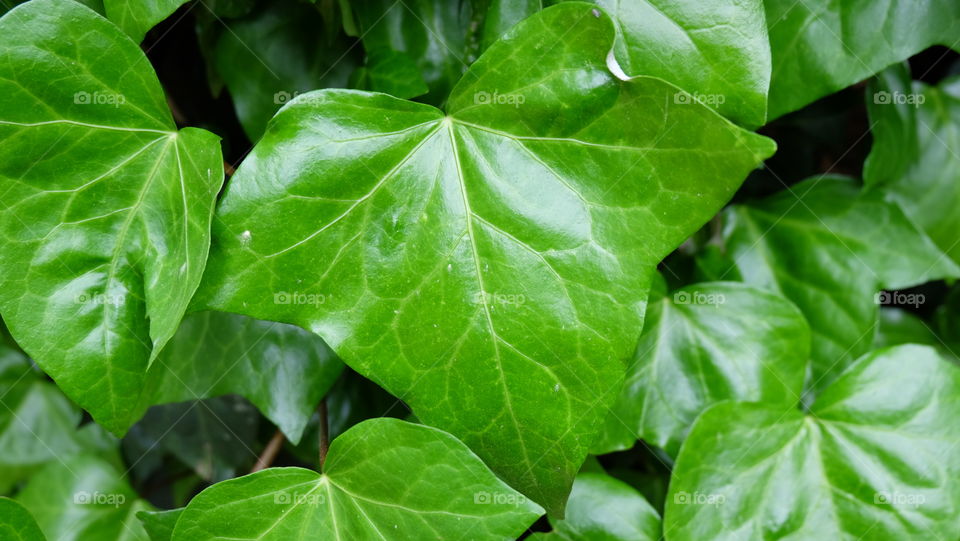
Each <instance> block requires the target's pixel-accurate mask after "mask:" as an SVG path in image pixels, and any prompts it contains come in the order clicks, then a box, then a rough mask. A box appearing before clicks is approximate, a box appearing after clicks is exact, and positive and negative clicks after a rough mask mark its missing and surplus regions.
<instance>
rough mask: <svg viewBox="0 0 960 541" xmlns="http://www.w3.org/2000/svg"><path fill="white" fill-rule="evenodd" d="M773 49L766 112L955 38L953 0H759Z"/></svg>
mask: <svg viewBox="0 0 960 541" xmlns="http://www.w3.org/2000/svg"><path fill="white" fill-rule="evenodd" d="M764 4H765V5H766V8H767V27H768V29H769V32H770V48H771V50H772V53H773V77H772V79H771V81H770V115H769V117H770V119H774V118H777V117H779V116H782V115H784V114H786V113H789V112H791V111H796V110H797V109H800V108H801V107H803V106H805V105H807V104H809V103H812V102H814V101H815V100H817V99H819V98H822V97H823V96H826V95H828V94H832V93H834V92H836V91H838V90H841V89H843V88H846V87H848V86H850V85H852V84H854V83H856V82H858V81H862V80H863V79H866V78H867V77H869V76H871V75H873V74H874V73H877V72H878V71H880V70H882V69H883V68H885V67H887V66H889V65H890V64H893V63H896V62H899V61H901V60H906V59H907V58H909V57H910V56H913V55H914V54H917V53H919V52H920V51H922V50H924V49H926V48H927V47H930V46H931V45H936V44H942V45H946V46H948V47H953V46H956V38H957V36H958V35H960V3H957V2H955V1H954V0H921V1H917V0H887V1H884V2H869V1H867V2H846V1H843V2H837V1H835V0H800V1H797V0H764Z"/></svg>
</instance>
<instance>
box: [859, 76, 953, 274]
mask: <svg viewBox="0 0 960 541" xmlns="http://www.w3.org/2000/svg"><path fill="white" fill-rule="evenodd" d="M867 110H868V111H869V112H870V120H871V122H872V129H871V131H872V134H873V137H874V143H873V149H872V150H871V151H870V156H869V157H868V158H867V163H866V165H865V166H864V172H863V178H864V181H865V182H866V183H867V185H868V186H870V187H872V188H876V189H879V190H881V191H882V192H883V193H884V194H885V195H886V196H887V197H888V198H890V199H891V200H893V201H896V202H897V203H898V204H899V205H900V206H901V207H902V208H903V211H904V212H905V213H906V215H907V216H909V217H910V219H911V220H913V222H914V223H916V224H917V225H919V226H920V227H921V228H922V229H923V230H924V231H926V232H927V234H928V235H930V238H932V239H933V240H934V242H936V243H937V245H938V246H940V248H942V249H943V251H945V252H946V253H948V254H950V257H952V258H953V260H954V261H957V262H960V242H958V239H957V231H960V213H958V212H956V209H957V208H960V76H955V77H951V78H949V79H947V80H945V81H943V82H942V83H940V85H939V86H928V85H926V84H923V83H920V82H916V83H914V82H912V81H911V80H910V72H909V70H908V69H907V67H906V66H896V67H894V68H891V69H889V70H887V71H885V72H884V73H882V74H881V75H880V76H879V77H878V78H877V79H876V80H874V81H873V84H871V85H870V88H869V90H868V91H867Z"/></svg>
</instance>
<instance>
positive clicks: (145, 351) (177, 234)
mask: <svg viewBox="0 0 960 541" xmlns="http://www.w3.org/2000/svg"><path fill="white" fill-rule="evenodd" d="M0 49H2V50H3V51H4V52H5V57H4V61H3V62H2V63H0V94H2V95H3V96H4V99H3V100H2V101H0V189H2V190H3V192H4V194H5V195H4V196H3V204H2V206H0V231H3V235H2V237H0V252H2V253H3V258H2V259H0V312H2V313H3V318H4V321H5V322H6V323H7V325H8V327H9V329H10V332H11V334H13V336H14V337H15V338H16V339H17V342H18V343H19V344H20V345H21V346H22V347H23V348H24V350H26V351H27V352H28V353H29V354H30V356H31V357H32V358H34V359H35V360H36V361H37V363H38V364H39V365H40V366H41V367H42V368H43V370H44V371H45V372H47V373H48V374H50V376H51V377H53V379H54V380H56V382H57V384H58V385H59V386H60V388H61V389H63V390H64V392H65V393H66V394H67V396H69V397H70V398H71V399H73V400H74V401H76V402H77V403H78V404H80V405H81V406H82V407H83V408H84V409H86V410H87V411H89V412H90V413H91V415H93V417H94V419H96V420H97V421H98V422H99V423H100V424H102V425H103V426H104V427H106V428H107V429H109V430H110V431H112V432H115V433H121V432H123V431H124V430H126V429H127V427H129V426H130V424H132V423H133V422H134V421H135V420H136V416H137V413H136V412H135V409H136V404H137V401H138V398H139V395H140V390H141V388H142V386H143V382H144V379H145V377H146V371H147V368H148V366H149V364H150V361H151V360H152V359H153V358H154V357H155V356H156V354H157V353H158V352H159V351H160V350H161V349H162V348H163V346H164V345H165V344H166V343H167V341H168V340H169V339H170V338H171V337H172V336H173V334H174V332H175V331H176V329H177V326H178V325H179V324H180V319H181V318H182V317H183V313H184V311H185V310H186V308H187V304H188V302H189V301H190V298H191V297H192V296H193V292H194V290H195V289H196V286H197V284H198V283H199V281H200V277H201V275H202V274H203V269H204V265H205V262H206V258H207V252H208V249H209V243H210V220H211V217H212V213H213V205H214V201H215V198H216V195H217V192H218V190H219V188H220V185H221V184H222V182H223V160H222V158H221V156H220V148H219V143H218V141H217V137H216V136H214V135H213V134H211V133H209V132H206V131H203V130H199V129H195V128H186V129H183V130H180V131H177V130H176V128H175V126H174V123H173V120H172V118H171V116H170V111H169V110H168V109H167V105H166V101H165V99H164V94H163V90H162V88H161V87H160V83H159V82H158V81H157V78H156V75H155V74H154V73H153V70H152V69H151V68H150V63H149V61H148V60H147V58H146V56H145V55H144V53H143V52H142V51H141V50H140V48H139V47H137V45H136V44H134V43H133V42H132V41H130V39H129V38H127V37H126V36H125V35H123V34H122V33H121V32H120V30H119V29H118V28H117V27H115V26H114V25H113V24H111V23H110V22H109V21H107V20H106V19H103V18H102V17H100V16H99V15H97V14H96V13H94V12H93V11H91V10H89V9H88V8H86V7H84V6H82V5H80V4H78V3H76V2H73V1H71V0H34V1H32V2H28V3H26V4H24V5H22V6H19V7H17V8H16V9H14V10H13V11H11V12H9V13H8V14H7V15H5V16H4V17H3V18H2V19H0Z"/></svg>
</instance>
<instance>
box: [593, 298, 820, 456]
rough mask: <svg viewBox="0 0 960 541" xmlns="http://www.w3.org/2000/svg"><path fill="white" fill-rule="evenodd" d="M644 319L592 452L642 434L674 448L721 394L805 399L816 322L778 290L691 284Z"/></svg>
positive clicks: (788, 402) (781, 401) (773, 400)
mask: <svg viewBox="0 0 960 541" xmlns="http://www.w3.org/2000/svg"><path fill="white" fill-rule="evenodd" d="M647 317H648V319H647V322H646V325H645V328H644V332H643V335H642V336H641V338H640V345H639V346H637V352H636V355H635V356H634V360H633V363H632V364H631V366H630V368H629V369H628V371H627V378H626V382H625V383H624V386H623V390H622V391H621V393H620V398H619V400H618V401H617V404H616V406H614V408H613V410H612V411H611V412H610V415H609V416H608V417H607V421H606V430H605V431H604V436H603V437H601V438H600V441H598V442H597V443H596V444H595V445H594V447H593V452H594V453H597V454H603V453H608V452H611V451H617V450H621V449H628V448H630V447H632V446H633V444H634V443H635V442H636V440H637V439H642V440H645V441H646V442H648V443H650V444H652V445H656V446H658V447H661V448H663V449H664V450H666V451H667V453H668V454H670V455H671V456H676V454H677V451H679V449H680V444H681V443H682V442H683V439H684V438H685V437H686V434H687V431H688V430H689V428H690V425H692V424H693V421H694V419H696V418H697V416H698V415H699V414H700V413H701V412H702V411H703V410H705V409H707V408H708V407H709V406H712V405H713V404H716V403H717V402H722V401H726V400H739V401H745V402H764V403H767V404H774V405H782V406H783V407H790V406H793V405H796V404H798V403H799V402H800V395H801V393H802V392H803V382H804V376H805V375H806V370H807V359H808V358H809V353H810V328H809V327H808V326H807V322H806V320H804V318H803V314H801V313H800V311H799V310H798V309H797V308H796V307H795V306H794V305H793V304H791V303H790V302H789V301H787V300H785V299H784V298H782V297H780V296H779V295H775V294H771V293H767V292H765V291H762V290H760V289H756V288H753V287H750V286H747V285H744V284H735V283H721V282H715V283H702V284H694V285H691V286H687V287H685V288H683V289H680V290H678V291H676V292H674V293H673V294H672V295H669V296H667V297H665V298H663V299H661V300H659V301H657V302H656V303H654V304H651V305H650V307H649V311H648V316H647Z"/></svg>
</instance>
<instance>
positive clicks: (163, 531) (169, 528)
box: [137, 508, 183, 541]
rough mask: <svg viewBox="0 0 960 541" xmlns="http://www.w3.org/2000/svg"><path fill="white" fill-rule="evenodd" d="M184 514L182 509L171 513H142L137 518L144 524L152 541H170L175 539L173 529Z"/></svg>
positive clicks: (170, 511)
mask: <svg viewBox="0 0 960 541" xmlns="http://www.w3.org/2000/svg"><path fill="white" fill-rule="evenodd" d="M182 513H183V509H182V508H181V509H171V510H169V511H140V512H139V513H137V518H138V519H140V522H142V523H143V529H144V530H146V531H147V535H149V536H150V541H170V539H172V538H173V529H174V528H175V527H176V525H177V521H178V520H180V515H181V514H182Z"/></svg>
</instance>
